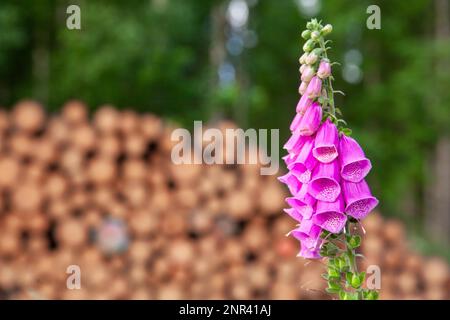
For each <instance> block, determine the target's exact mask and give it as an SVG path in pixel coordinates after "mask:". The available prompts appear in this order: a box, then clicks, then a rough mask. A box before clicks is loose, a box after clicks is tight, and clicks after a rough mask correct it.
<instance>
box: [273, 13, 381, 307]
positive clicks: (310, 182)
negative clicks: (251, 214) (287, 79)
mask: <svg viewBox="0 0 450 320" xmlns="http://www.w3.org/2000/svg"><path fill="white" fill-rule="evenodd" d="M332 29H333V28H332V26H331V25H329V24H327V25H325V26H322V24H321V22H320V21H317V20H316V19H312V20H311V21H309V22H308V23H307V24H306V30H304V31H303V32H302V34H301V36H302V38H303V39H304V40H305V43H304V45H303V51H304V53H303V54H302V56H301V57H300V59H299V62H300V64H301V67H300V73H301V76H300V79H301V83H300V86H299V93H300V94H301V95H302V97H301V98H300V100H299V102H298V104H297V108H296V116H295V117H294V120H293V122H292V123H291V125H290V129H291V131H292V136H291V138H290V139H289V140H288V142H287V143H286V144H285V146H284V148H285V149H286V150H287V151H288V155H287V156H286V157H283V159H284V160H285V162H286V165H287V167H288V169H289V172H288V174H286V175H284V176H282V177H280V178H279V180H280V181H281V182H282V183H285V184H286V185H287V186H288V188H289V190H290V192H291V193H292V197H289V198H287V199H286V202H287V204H288V205H289V206H290V208H287V209H285V212H286V213H287V214H288V215H289V216H290V217H291V218H293V219H295V220H296V221H297V222H298V223H299V225H298V227H297V228H296V229H294V230H292V231H291V232H290V235H292V236H294V237H295V238H296V239H298V240H299V241H300V244H301V250H300V253H299V256H301V257H303V258H307V259H320V258H323V259H326V260H327V272H326V273H324V274H323V275H322V277H323V278H324V279H325V280H326V281H327V284H328V287H327V289H326V291H327V292H328V293H330V294H336V295H337V296H338V297H339V299H341V300H361V299H365V300H375V299H377V298H378V292H377V291H375V290H370V289H367V288H365V286H364V283H365V280H366V274H365V272H359V271H358V264H357V258H358V257H359V256H361V255H360V254H358V253H357V249H358V248H359V246H360V245H361V237H360V235H359V234H358V233H357V232H355V231H356V230H357V229H358V228H357V225H358V224H359V220H361V219H363V218H364V217H365V216H366V215H368V214H369V212H370V211H372V210H373V208H374V207H375V206H376V205H377V204H378V200H377V199H376V198H375V197H373V196H372V194H371V192H370V188H369V186H368V185H367V183H366V182H365V180H364V178H365V177H366V175H367V174H368V173H369V171H370V169H371V168H372V165H371V162H370V160H369V159H367V158H366V156H365V154H364V152H363V150H362V148H361V147H360V146H359V144H358V143H357V142H356V140H354V139H353V138H351V137H350V135H351V130H350V129H349V128H347V123H346V122H345V120H343V119H342V113H341V111H340V109H339V108H337V107H336V106H335V99H334V93H338V92H339V93H341V92H340V91H335V90H334V89H333V84H332V82H333V80H334V78H333V76H332V73H331V66H332V65H334V64H336V63H332V62H331V61H330V59H329V58H328V54H327V52H328V50H329V49H330V48H328V47H327V44H328V43H329V42H330V40H325V37H326V36H327V35H328V34H330V33H331V31H332Z"/></svg>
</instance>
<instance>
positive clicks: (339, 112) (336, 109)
mask: <svg viewBox="0 0 450 320" xmlns="http://www.w3.org/2000/svg"><path fill="white" fill-rule="evenodd" d="M334 111H335V112H336V114H338V115H340V116H342V111H341V109H339V108H338V107H336V108H334Z"/></svg>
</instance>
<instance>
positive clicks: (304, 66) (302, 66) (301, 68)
mask: <svg viewBox="0 0 450 320" xmlns="http://www.w3.org/2000/svg"><path fill="white" fill-rule="evenodd" d="M305 68H306V64H302V65H301V66H300V73H303V72H304V71H305Z"/></svg>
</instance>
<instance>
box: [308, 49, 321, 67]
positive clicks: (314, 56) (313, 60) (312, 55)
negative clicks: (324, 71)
mask: <svg viewBox="0 0 450 320" xmlns="http://www.w3.org/2000/svg"><path fill="white" fill-rule="evenodd" d="M318 58H319V56H318V55H317V54H316V53H315V52H314V51H312V52H310V53H309V54H308V56H307V57H306V64H314V63H316V61H317V59H318Z"/></svg>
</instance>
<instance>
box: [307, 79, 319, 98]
mask: <svg viewBox="0 0 450 320" xmlns="http://www.w3.org/2000/svg"><path fill="white" fill-rule="evenodd" d="M321 90H322V80H320V79H319V78H318V77H313V78H312V79H311V81H310V82H309V84H308V87H307V88H306V95H308V98H310V99H314V98H317V97H318V96H319V95H320V92H321Z"/></svg>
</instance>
